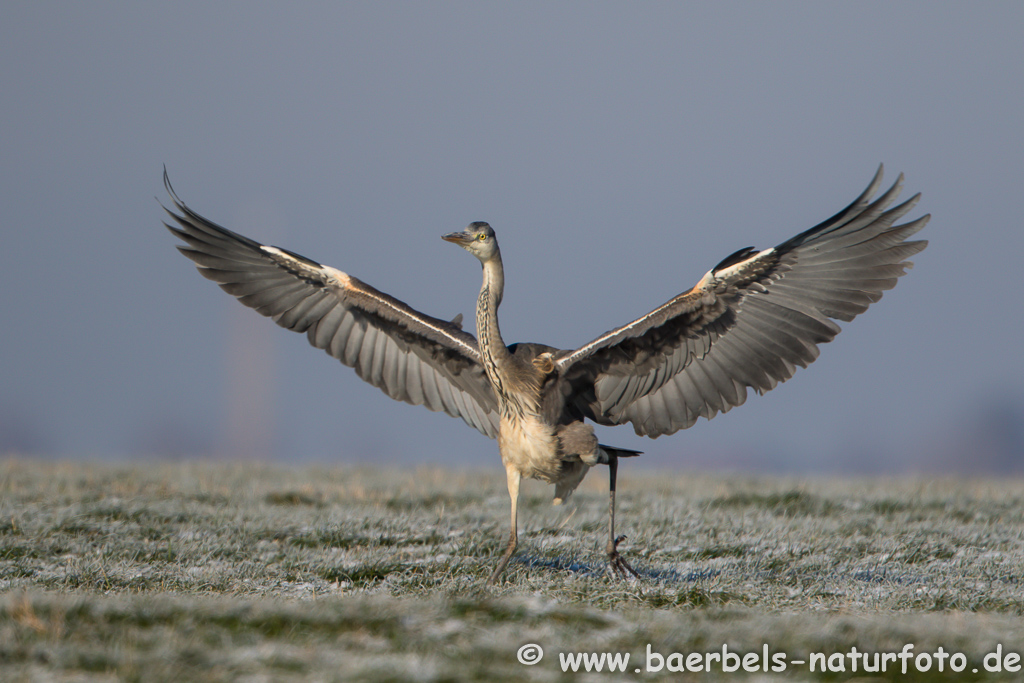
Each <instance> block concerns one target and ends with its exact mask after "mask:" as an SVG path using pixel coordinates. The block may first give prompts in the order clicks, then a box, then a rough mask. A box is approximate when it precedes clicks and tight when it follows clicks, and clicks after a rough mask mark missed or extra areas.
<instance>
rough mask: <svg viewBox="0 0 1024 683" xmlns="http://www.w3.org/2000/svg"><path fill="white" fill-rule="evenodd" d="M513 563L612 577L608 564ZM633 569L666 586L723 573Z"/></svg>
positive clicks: (523, 558) (530, 559)
mask: <svg viewBox="0 0 1024 683" xmlns="http://www.w3.org/2000/svg"><path fill="white" fill-rule="evenodd" d="M513 562H514V563H515V564H518V565H520V566H523V567H526V568H528V569H547V570H554V571H559V572H569V573H571V574H576V575H579V576H587V577H590V578H600V577H602V576H612V573H611V568H610V566H609V564H608V563H607V562H580V561H577V560H567V559H562V558H556V559H550V558H542V557H536V556H533V555H520V556H518V557H517V558H515V560H513ZM633 569H635V570H636V572H637V574H639V575H640V576H639V579H640V581H645V582H654V583H666V584H668V583H693V582H695V581H705V580H707V579H711V578H714V577H716V576H718V575H719V574H720V573H721V572H720V571H719V570H717V569H694V570H691V571H686V572H680V571H676V570H675V569H652V568H649V567H638V566H635V565H634V566H633Z"/></svg>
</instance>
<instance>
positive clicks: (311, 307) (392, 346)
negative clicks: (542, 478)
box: [164, 173, 498, 438]
mask: <svg viewBox="0 0 1024 683" xmlns="http://www.w3.org/2000/svg"><path fill="white" fill-rule="evenodd" d="M164 184H165V185H166V186H167V191H168V193H169V194H170V195H171V199H172V200H173V202H174V206H175V207H176V208H177V210H178V212H179V213H174V212H173V211H169V210H168V211H167V213H168V214H169V215H170V216H171V218H172V219H173V220H174V222H175V223H177V225H176V226H172V225H170V224H165V225H167V228H168V229H169V230H170V231H171V232H172V233H174V234H175V235H177V236H178V237H179V238H181V239H182V240H183V241H184V242H185V243H186V244H187V245H188V246H179V247H178V250H179V251H181V253H182V254H184V255H185V256H187V257H188V258H190V259H192V260H193V261H195V263H196V266H197V267H198V269H199V272H200V273H201V274H202V275H203V276H204V277H206V278H208V279H210V280H213V281H214V282H216V283H218V284H219V285H220V286H221V288H222V289H223V290H224V291H226V292H227V293H228V294H231V295H233V296H235V297H237V298H238V300H239V301H241V302H242V303H243V304H245V305H246V306H249V307H250V308H254V309H256V310H257V311H258V312H259V313H261V314H262V315H265V316H267V317H269V318H272V319H273V320H274V322H276V323H277V324H278V325H280V326H281V327H285V328H287V329H289V330H294V331H295V332H305V333H306V336H307V337H308V339H309V343H310V344H312V345H313V346H315V347H317V348H319V349H323V350H325V351H326V352H327V353H329V354H331V355H332V356H334V357H335V358H337V359H338V360H340V361H341V362H342V363H344V364H345V365H348V366H350V367H352V368H355V370H356V372H357V373H358V374H359V376H360V377H361V378H363V379H364V380H366V381H367V382H369V383H370V384H372V385H374V386H375V387H379V388H380V389H381V390H383V391H384V393H386V394H387V395H388V396H390V397H391V398H394V399H397V400H400V401H405V402H406V403H412V404H414V405H423V406H426V407H427V408H429V409H431V410H443V411H444V412H446V413H448V414H449V415H452V416H453V417H461V418H462V419H463V420H465V421H466V423H467V424H469V425H470V426H471V427H475V428H476V429H478V430H480V431H481V432H482V433H484V434H485V435H487V436H489V437H491V438H494V437H495V436H496V435H497V433H498V414H497V401H496V399H495V397H494V393H493V391H492V390H491V387H490V384H489V383H488V381H487V378H486V376H485V374H484V370H483V367H482V366H481V364H480V353H479V350H478V347H477V342H476V339H475V338H474V337H473V336H472V335H470V334H467V333H466V332H463V331H462V329H461V325H460V324H461V316H458V317H457V318H456V320H454V321H452V322H446V321H444V320H439V319H437V318H433V317H431V316H428V315H425V314H423V313H420V312H418V311H416V310H414V309H412V308H411V307H409V306H408V305H406V304H404V303H402V302H401V301H399V300H397V299H395V298H394V297H391V296H388V295H387V294H384V293H383V292H380V291H378V290H376V289H374V288H373V287H371V286H370V285H367V284H366V283H364V282H361V281H359V280H357V279H356V278H354V277H352V276H350V275H347V274H345V273H343V272H341V271H340V270H337V269H335V268H331V267H330V266H323V265H320V264H319V263H316V262H315V261H312V260H310V259H307V258H305V257H303V256H299V255H298V254H295V253H293V252H290V251H287V250H285V249H279V248H277V247H270V246H265V245H262V244H259V243H258V242H255V241H253V240H251V239H249V238H247V237H244V236H242V235H239V234H237V233H234V232H232V231H230V230H227V229H226V228H223V227H221V226H219V225H217V224H215V223H213V222H211V221H209V220H207V219H205V218H203V217H202V216H200V215H199V214H197V213H195V212H194V211H192V210H191V209H189V208H188V207H187V206H185V204H184V203H183V202H182V201H181V200H180V199H179V198H178V196H177V195H176V194H175V193H174V190H173V189H172V188H171V185H170V182H169V181H168V179H167V175H166V173H165V174H164Z"/></svg>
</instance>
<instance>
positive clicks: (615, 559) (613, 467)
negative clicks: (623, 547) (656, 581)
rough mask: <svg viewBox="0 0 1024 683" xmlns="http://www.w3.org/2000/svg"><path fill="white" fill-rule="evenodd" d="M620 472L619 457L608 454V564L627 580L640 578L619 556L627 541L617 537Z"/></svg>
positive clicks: (622, 537) (617, 574) (619, 576)
mask: <svg viewBox="0 0 1024 683" xmlns="http://www.w3.org/2000/svg"><path fill="white" fill-rule="evenodd" d="M618 470H619V457H618V456H617V455H614V454H612V453H609V454H608V474H609V480H608V547H607V552H608V564H609V566H610V568H611V571H612V574H614V575H615V576H616V577H617V578H620V579H626V578H628V577H629V575H630V574H632V575H633V576H635V577H636V578H640V575H639V574H637V572H636V570H635V569H633V568H632V567H631V566H629V562H626V558H624V557H623V556H622V555H619V550H618V547H619V543H620V542H621V541H624V540H625V539H626V537H625V536H616V535H615V478H616V476H617V475H618Z"/></svg>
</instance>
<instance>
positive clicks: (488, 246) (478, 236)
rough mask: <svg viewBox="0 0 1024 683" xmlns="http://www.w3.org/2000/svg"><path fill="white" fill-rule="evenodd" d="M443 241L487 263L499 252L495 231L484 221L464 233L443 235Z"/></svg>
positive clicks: (470, 226)
mask: <svg viewBox="0 0 1024 683" xmlns="http://www.w3.org/2000/svg"><path fill="white" fill-rule="evenodd" d="M441 239H443V240H444V241H446V242H451V243H452V244H457V245H459V246H460V247H462V248H463V249H465V250H466V251H468V252H469V253H470V254H473V256H476V257H477V258H478V259H480V260H481V261H487V260H488V259H490V258H491V257H493V256H494V255H495V254H496V253H497V252H498V242H497V241H496V240H495V238H494V230H492V229H491V226H490V225H488V224H487V223H484V222H483V221H476V222H475V223H470V224H469V226H468V227H467V228H466V229H465V230H463V231H462V232H450V233H448V234H447V235H442V236H441Z"/></svg>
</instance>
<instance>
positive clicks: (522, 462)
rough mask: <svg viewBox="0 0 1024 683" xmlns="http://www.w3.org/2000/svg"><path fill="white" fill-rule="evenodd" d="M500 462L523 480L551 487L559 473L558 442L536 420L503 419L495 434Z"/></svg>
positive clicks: (546, 427)
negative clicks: (511, 468) (532, 480)
mask: <svg viewBox="0 0 1024 683" xmlns="http://www.w3.org/2000/svg"><path fill="white" fill-rule="evenodd" d="M498 449H499V450H500V451H501V460H502V462H503V463H505V464H506V465H509V464H511V465H512V466H513V467H515V468H516V469H517V470H519V473H520V474H521V475H522V476H524V477H530V478H533V479H540V480H542V481H546V482H549V483H554V482H556V481H557V480H558V479H559V473H560V471H561V469H562V467H561V461H560V460H559V458H558V438H557V437H556V436H555V431H554V429H552V428H551V427H550V426H549V425H546V424H544V423H543V422H541V421H540V420H539V419H537V418H536V417H532V416H527V417H525V418H523V419H509V418H504V417H503V418H502V420H501V425H500V431H499V432H498Z"/></svg>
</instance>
